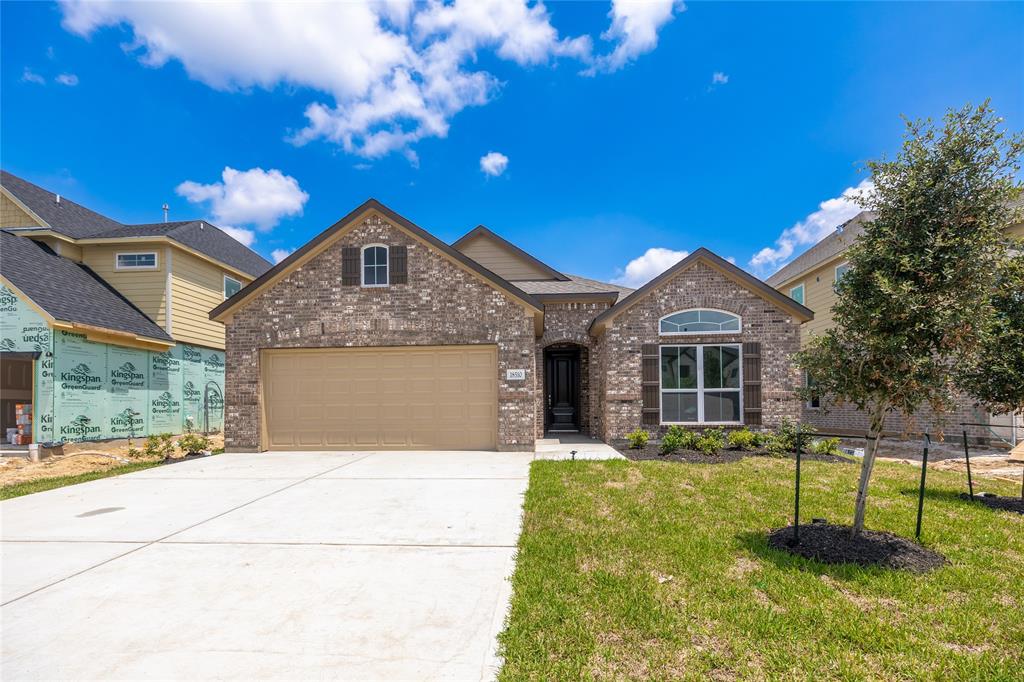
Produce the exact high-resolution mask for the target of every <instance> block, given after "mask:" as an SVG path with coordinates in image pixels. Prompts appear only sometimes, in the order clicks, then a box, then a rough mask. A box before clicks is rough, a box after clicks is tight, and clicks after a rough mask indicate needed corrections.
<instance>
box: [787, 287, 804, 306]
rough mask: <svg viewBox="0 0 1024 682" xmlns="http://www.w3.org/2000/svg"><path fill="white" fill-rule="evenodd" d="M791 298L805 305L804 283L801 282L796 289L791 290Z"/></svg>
mask: <svg viewBox="0 0 1024 682" xmlns="http://www.w3.org/2000/svg"><path fill="white" fill-rule="evenodd" d="M789 297H790V298H791V299H793V300H794V301H796V302H797V303H799V304H800V305H803V304H804V283H803V282H800V284H797V285H796V286H795V287H793V288H792V289H790V290H789Z"/></svg>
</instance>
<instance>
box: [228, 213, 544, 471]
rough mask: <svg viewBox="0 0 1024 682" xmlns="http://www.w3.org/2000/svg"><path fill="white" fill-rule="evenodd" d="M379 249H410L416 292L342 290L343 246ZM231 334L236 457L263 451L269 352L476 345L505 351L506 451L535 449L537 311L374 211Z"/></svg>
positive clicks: (502, 434)
mask: <svg viewBox="0 0 1024 682" xmlns="http://www.w3.org/2000/svg"><path fill="white" fill-rule="evenodd" d="M371 243H382V244H389V245H397V244H404V245H405V246H406V247H407V249H408V273H409V280H408V281H409V283H408V284H400V285H391V286H389V287H380V288H363V287H359V286H342V284H341V257H342V248H343V247H345V246H359V247H362V246H364V245H366V244H371ZM225 331H226V342H227V350H226V355H227V365H228V368H229V371H228V372H227V376H226V396H225V397H226V402H227V407H226V410H225V427H224V430H225V447H226V449H227V450H228V451H239V450H254V449H259V448H260V447H261V443H260V432H261V424H260V415H261V410H260V404H259V400H260V368H259V363H260V350H262V349H265V348H327V347H349V346H414V345H415V346H433V345H446V344H476V343H481V344H496V345H497V347H498V372H499V377H498V448H499V449H500V450H527V451H530V450H533V448H534V440H535V436H536V434H535V425H536V418H535V414H536V403H537V398H536V388H535V386H536V384H535V382H536V373H535V371H533V368H535V367H536V361H535V359H534V354H535V352H536V347H537V346H536V339H535V335H534V326H533V313H532V312H531V311H528V310H526V309H525V308H524V307H523V306H522V305H521V304H520V303H519V302H518V301H516V300H515V299H514V298H512V297H511V296H509V295H508V294H506V293H503V292H500V291H498V290H496V289H495V288H493V287H492V286H490V285H488V284H486V283H484V282H483V281H482V280H481V279H480V277H479V276H478V275H475V274H471V273H470V272H468V271H467V270H465V269H463V268H461V267H459V266H457V265H455V264H454V263H452V262H451V261H450V260H449V259H447V258H446V257H445V256H443V255H441V254H440V253H439V252H437V251H436V250H434V249H433V248H431V247H428V246H426V245H424V244H423V243H422V242H420V241H418V240H416V239H413V238H412V237H410V236H409V235H408V234H407V233H405V232H404V231H402V230H400V229H398V228H396V227H394V226H392V225H391V224H390V223H389V222H387V221H386V220H384V219H383V218H382V217H380V216H378V215H377V214H375V213H374V214H370V215H369V216H368V217H367V218H365V219H364V220H363V221H362V223H360V224H359V225H357V226H355V227H354V228H352V229H351V230H350V231H348V232H346V233H345V234H344V235H343V236H342V237H341V239H339V240H338V241H336V242H334V243H333V244H331V245H330V246H329V247H327V249H326V250H325V251H323V252H322V253H320V254H319V255H317V256H316V257H314V258H313V259H312V260H310V261H308V262H307V263H305V264H304V265H302V266H301V267H300V268H298V269H297V270H294V271H292V272H291V273H289V274H288V275H287V276H286V277H284V278H283V279H282V280H281V281H279V282H277V283H276V284H274V285H273V286H271V287H269V288H267V289H265V290H263V291H261V292H260V293H258V294H256V295H255V296H254V297H253V298H252V300H250V301H249V302H247V303H246V304H245V305H244V306H242V307H241V308H239V309H238V310H237V311H236V312H235V314H234V316H233V318H232V319H231V320H230V321H229V322H228V323H227V324H226V325H225ZM512 368H526V369H527V376H526V381H516V382H507V381H505V370H506V369H512Z"/></svg>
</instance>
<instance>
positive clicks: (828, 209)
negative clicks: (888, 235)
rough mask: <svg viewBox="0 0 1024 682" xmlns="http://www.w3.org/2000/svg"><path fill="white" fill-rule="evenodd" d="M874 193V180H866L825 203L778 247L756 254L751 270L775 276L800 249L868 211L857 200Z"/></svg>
mask: <svg viewBox="0 0 1024 682" xmlns="http://www.w3.org/2000/svg"><path fill="white" fill-rule="evenodd" d="M873 189H874V185H873V184H872V182H871V180H862V181H861V182H860V184H858V185H857V186H856V187H847V188H846V189H844V190H843V192H842V194H840V195H839V196H838V197H833V198H832V199H826V200H825V201H823V202H821V203H820V204H819V205H818V210H817V211H815V212H814V213H811V214H810V215H808V216H807V217H806V218H804V219H803V220H801V221H800V222H798V223H796V224H795V225H793V226H792V227H789V228H786V229H785V230H783V231H782V234H781V235H779V238H778V239H776V240H775V246H766V247H764V248H763V249H761V250H760V251H758V252H757V253H756V254H754V257H753V258H751V259H750V267H751V269H752V270H753V271H754V273H755V274H757V275H758V276H761V277H766V276H768V275H770V274H772V273H773V272H775V271H776V270H778V269H779V268H780V267H782V266H783V265H784V264H785V263H786V262H788V261H789V259H790V258H792V257H793V256H794V255H795V253H796V249H797V247H800V246H810V245H812V244H817V243H818V242H820V241H821V240H822V239H824V238H825V237H827V236H828V235H829V234H831V232H832V231H833V230H835V229H836V228H837V227H838V226H840V225H842V224H843V223H845V222H846V221H848V220H850V219H851V218H853V217H854V216H855V215H857V214H858V213H860V212H861V211H862V210H864V209H863V208H862V207H861V205H860V204H858V203H857V202H856V201H855V199H856V197H858V196H861V195H870V193H871V191H872V190H873Z"/></svg>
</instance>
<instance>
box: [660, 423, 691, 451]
mask: <svg viewBox="0 0 1024 682" xmlns="http://www.w3.org/2000/svg"><path fill="white" fill-rule="evenodd" d="M684 447H686V446H685V444H684V438H683V436H682V435H681V434H680V433H678V432H675V431H673V430H672V429H669V430H668V433H666V434H665V435H664V436H662V437H661V445H659V446H658V452H660V453H661V454H663V455H671V454H672V453H673V452H675V451H676V450H678V449H680V448H684Z"/></svg>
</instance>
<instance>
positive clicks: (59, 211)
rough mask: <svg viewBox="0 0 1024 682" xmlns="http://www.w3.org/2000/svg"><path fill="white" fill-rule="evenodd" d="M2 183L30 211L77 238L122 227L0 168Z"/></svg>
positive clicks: (62, 232)
mask: <svg viewBox="0 0 1024 682" xmlns="http://www.w3.org/2000/svg"><path fill="white" fill-rule="evenodd" d="M0 185H3V187H4V189H6V190H7V191H8V192H10V193H11V194H13V195H14V196H15V197H17V199H18V201H20V202H21V203H22V204H24V205H25V206H26V207H27V208H28V209H29V210H30V211H32V212H33V213H35V214H36V215H37V216H39V217H40V218H41V219H42V220H43V221H44V222H46V223H47V224H48V225H49V226H50V228H52V229H53V231H54V232H60V233H61V234H65V235H67V236H69V237H73V238H75V239H81V238H83V237H88V236H91V235H93V234H95V233H96V232H101V231H103V230H111V229H114V228H117V227H121V223H119V222H117V221H114V220H111V219H110V218H108V217H106V216H104V215H100V214H99V213H96V212H95V211H90V210H89V209H87V208H86V207H85V206H82V205H81V204H76V203H75V202H73V201H71V200H70V199H67V198H65V197H63V196H62V197H61V198H60V201H59V202H58V201H57V196H58V195H57V194H55V193H54V192H51V191H49V190H46V189H43V188H42V187H40V186H39V185H33V184H32V183H31V182H29V181H28V180H22V179H21V178H19V177H18V176H17V175H12V174H10V173H8V172H7V171H0ZM2 227H28V226H27V225H3V226H2Z"/></svg>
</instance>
